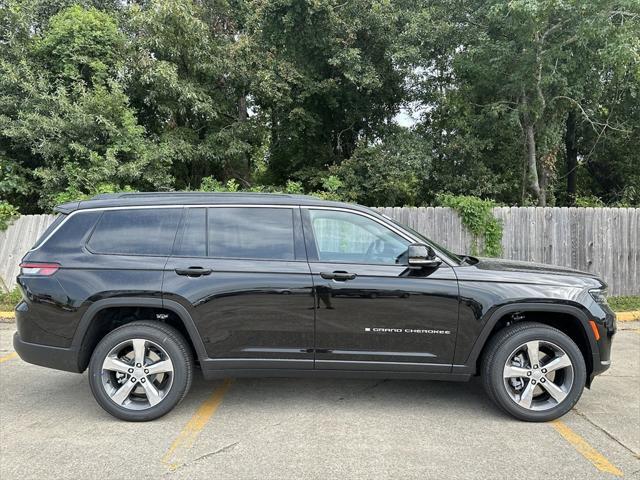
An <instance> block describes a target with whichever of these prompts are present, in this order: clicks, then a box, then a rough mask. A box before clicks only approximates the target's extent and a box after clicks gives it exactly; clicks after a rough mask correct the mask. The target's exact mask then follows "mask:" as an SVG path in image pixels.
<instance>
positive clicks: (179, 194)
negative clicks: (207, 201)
mask: <svg viewBox="0 0 640 480" xmlns="http://www.w3.org/2000/svg"><path fill="white" fill-rule="evenodd" d="M247 195H255V196H260V195H265V196H278V197H291V195H289V194H287V193H267V192H121V193H100V194H98V195H95V196H93V197H91V200H111V199H115V198H135V197H147V198H148V197H190V196H192V197H198V196H199V197H204V196H207V197H208V196H247Z"/></svg>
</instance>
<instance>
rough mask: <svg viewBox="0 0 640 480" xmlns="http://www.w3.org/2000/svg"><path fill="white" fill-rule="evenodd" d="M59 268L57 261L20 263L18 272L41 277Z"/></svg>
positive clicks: (51, 273)
mask: <svg viewBox="0 0 640 480" xmlns="http://www.w3.org/2000/svg"><path fill="white" fill-rule="evenodd" d="M59 268H60V264H59V263H29V262H26V263H21V264H20V273H21V274H22V275H39V276H42V277H48V276H49V275H53V274H54V273H56V272H57V271H58V269H59Z"/></svg>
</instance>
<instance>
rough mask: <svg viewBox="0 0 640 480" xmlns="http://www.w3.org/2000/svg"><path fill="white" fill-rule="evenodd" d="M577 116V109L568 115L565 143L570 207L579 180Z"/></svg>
mask: <svg viewBox="0 0 640 480" xmlns="http://www.w3.org/2000/svg"><path fill="white" fill-rule="evenodd" d="M576 129H577V117H576V112H575V110H570V111H569V115H568V116H567V124H566V132H565V135H564V145H565V149H566V155H567V203H568V204H569V206H570V207H572V206H574V205H575V203H576V190H577V188H576V187H577V182H578V144H577V142H576Z"/></svg>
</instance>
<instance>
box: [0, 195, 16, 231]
mask: <svg viewBox="0 0 640 480" xmlns="http://www.w3.org/2000/svg"><path fill="white" fill-rule="evenodd" d="M19 216H20V212H19V211H18V207H14V206H13V205H11V204H10V203H9V202H7V201H4V200H3V201H1V202H0V231H1V230H6V229H7V227H8V226H9V224H10V223H11V220H13V219H14V218H16V217H19Z"/></svg>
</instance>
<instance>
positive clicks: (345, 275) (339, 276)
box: [320, 271, 357, 282]
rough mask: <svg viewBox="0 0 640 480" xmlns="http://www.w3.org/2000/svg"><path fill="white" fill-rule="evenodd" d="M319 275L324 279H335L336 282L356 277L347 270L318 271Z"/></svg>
mask: <svg viewBox="0 0 640 480" xmlns="http://www.w3.org/2000/svg"><path fill="white" fill-rule="evenodd" d="M320 276H321V277H322V278H324V279H325V280H336V281H338V282H346V281H347V280H353V279H355V278H356V277H357V275H356V274H355V273H349V272H341V271H336V272H320Z"/></svg>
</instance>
